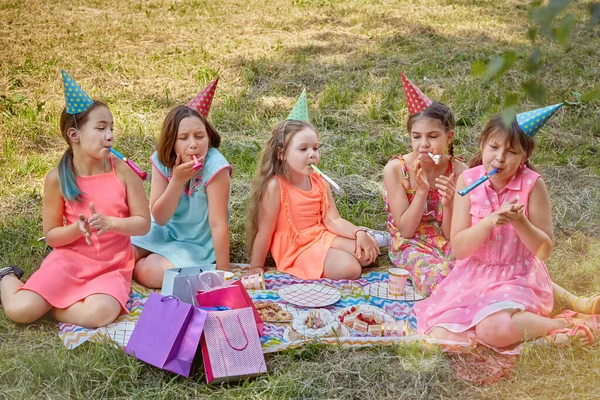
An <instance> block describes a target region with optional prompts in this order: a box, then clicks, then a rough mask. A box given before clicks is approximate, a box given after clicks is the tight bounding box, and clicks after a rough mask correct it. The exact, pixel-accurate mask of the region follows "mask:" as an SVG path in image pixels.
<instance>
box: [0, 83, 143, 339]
mask: <svg viewBox="0 0 600 400" xmlns="http://www.w3.org/2000/svg"><path fill="white" fill-rule="evenodd" d="M63 79H64V84H65V98H66V101H67V106H66V107H65V109H64V110H63V112H62V115H61V118H60V127H61V132H62V134H63V137H64V138H65V140H66V141H67V143H68V145H69V148H68V149H67V151H66V152H65V154H64V155H63V157H62V159H61V161H60V164H59V166H58V167H57V168H54V169H53V170H52V171H50V173H49V174H48V176H47V177H46V181H45V184H44V209H43V213H44V215H43V230H44V235H45V236H46V242H47V243H48V245H49V246H51V247H53V248H54V250H53V251H52V252H51V253H50V254H49V255H48V257H46V259H45V260H44V262H43V263H42V265H41V266H40V268H39V270H38V271H36V272H35V273H34V274H33V275H32V276H31V277H30V278H29V280H27V282H26V283H25V284H23V283H22V282H21V281H20V280H19V278H21V276H22V274H23V271H21V270H20V269H19V268H18V267H12V266H11V267H6V268H3V269H1V270H0V296H1V299H2V306H3V307H4V311H5V313H6V315H7V317H8V318H10V319H11V320H13V321H15V322H19V323H31V322H33V321H35V320H36V319H38V318H40V317H41V316H43V315H44V314H46V313H47V312H48V311H52V314H53V316H54V317H55V318H56V319H57V320H59V321H62V322H68V323H72V324H76V325H81V326H84V327H86V328H96V327H99V326H103V325H106V324H108V323H110V322H112V321H114V320H115V319H116V318H117V317H118V316H119V315H120V314H122V313H127V308H126V307H125V305H126V302H127V300H128V298H129V291H130V286H131V276H132V273H133V266H134V258H133V248H132V245H131V240H130V236H132V235H142V234H144V233H146V232H148V229H149V228H150V215H149V212H148V200H147V199H146V194H145V192H144V187H143V185H142V181H141V180H140V178H139V177H138V176H137V175H136V174H135V173H134V172H133V171H132V170H131V169H130V168H129V167H128V166H127V165H126V164H125V163H124V162H122V161H120V160H116V159H114V158H113V157H112V156H111V155H110V151H109V149H110V148H111V147H112V144H113V118H112V114H111V112H110V111H109V109H108V107H107V106H106V105H105V104H103V103H101V102H99V101H93V100H92V99H91V98H89V96H88V95H87V94H85V93H84V92H83V91H82V90H81V89H80V88H79V86H78V85H77V84H76V83H75V82H74V81H73V80H72V78H71V77H70V76H69V75H68V74H67V73H66V72H64V71H63Z"/></svg>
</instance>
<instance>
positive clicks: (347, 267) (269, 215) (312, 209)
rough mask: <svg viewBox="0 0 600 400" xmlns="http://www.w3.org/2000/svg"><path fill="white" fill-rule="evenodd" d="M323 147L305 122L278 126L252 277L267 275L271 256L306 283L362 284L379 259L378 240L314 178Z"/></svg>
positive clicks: (253, 228)
mask: <svg viewBox="0 0 600 400" xmlns="http://www.w3.org/2000/svg"><path fill="white" fill-rule="evenodd" d="M318 142H319V136H318V134H317V132H316V130H315V129H314V128H313V127H312V125H310V124H309V123H308V122H306V121H304V120H298V119H291V118H290V117H288V120H285V121H281V122H280V123H278V124H277V125H275V128H274V129H273V133H272V136H271V138H270V139H269V140H268V142H267V144H266V145H265V147H264V150H263V152H262V154H261V158H260V161H259V165H258V169H257V174H256V178H255V180H254V186H253V191H252V195H251V205H250V212H249V225H248V236H249V242H250V248H251V249H252V260H251V264H250V266H251V273H254V272H261V271H264V269H263V266H264V263H265V259H266V256H267V252H269V251H270V252H271V255H272V256H273V259H274V260H275V263H276V265H277V270H279V271H281V272H286V273H288V274H291V275H294V276H297V277H299V278H301V279H319V278H330V279H356V278H358V277H359V276H360V273H361V271H362V267H363V266H366V265H369V264H371V263H372V262H373V261H375V258H376V257H377V255H378V254H379V247H378V245H377V241H376V240H375V238H373V237H371V236H370V235H369V233H368V230H367V229H365V228H360V227H357V226H356V225H354V224H352V223H351V222H348V221H346V220H345V219H343V218H342V217H340V215H339V213H338V210H337V208H336V206H335V203H334V201H333V197H332V194H331V190H330V189H329V187H328V186H327V185H326V184H325V181H324V180H323V178H322V177H320V176H318V175H317V174H316V173H313V169H312V168H311V164H314V165H315V166H316V165H317V164H318V163H319V143H318Z"/></svg>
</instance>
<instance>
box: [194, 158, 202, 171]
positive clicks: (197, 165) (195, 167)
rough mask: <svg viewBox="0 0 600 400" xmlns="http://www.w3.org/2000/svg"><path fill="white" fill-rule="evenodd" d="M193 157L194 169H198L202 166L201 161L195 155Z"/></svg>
mask: <svg viewBox="0 0 600 400" xmlns="http://www.w3.org/2000/svg"><path fill="white" fill-rule="evenodd" d="M192 157H193V158H194V169H195V170H196V171H198V170H199V169H200V168H202V163H201V162H198V159H197V158H196V156H192Z"/></svg>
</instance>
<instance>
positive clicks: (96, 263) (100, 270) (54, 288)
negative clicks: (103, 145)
mask: <svg viewBox="0 0 600 400" xmlns="http://www.w3.org/2000/svg"><path fill="white" fill-rule="evenodd" d="M110 163H111V171H110V172H108V173H105V174H99V175H92V176H78V177H77V178H76V179H77V184H78V185H79V188H80V189H81V191H82V192H83V195H82V196H81V201H75V200H73V201H65V200H64V199H63V203H64V218H65V219H66V224H67V225H71V224H73V223H76V222H77V219H78V216H79V214H83V215H85V216H86V217H88V218H89V217H90V216H91V212H90V202H93V203H94V207H95V208H96V210H97V211H98V212H99V213H100V214H102V215H106V216H113V217H118V218H125V217H129V206H128V205H127V189H126V187H125V185H124V184H123V183H122V182H121V180H120V179H119V178H118V177H117V175H116V173H115V169H114V163H113V158H112V157H111V158H110ZM91 240H92V244H91V245H90V246H88V244H87V243H86V241H85V238H84V237H83V236H82V237H80V238H79V239H77V240H76V241H74V242H73V243H70V244H67V245H65V246H60V247H57V248H55V249H54V250H53V251H52V252H51V253H50V254H49V255H48V256H47V257H46V259H45V260H44V261H43V262H42V265H41V266H40V268H39V269H38V270H37V271H36V272H35V273H34V274H33V275H32V276H31V277H30V278H29V280H27V282H26V283H25V284H24V285H23V286H21V290H31V291H33V292H36V293H38V294H39V295H40V296H42V297H43V298H44V299H46V301H47V302H48V303H50V304H51V305H52V306H53V307H55V308H67V307H69V306H71V305H73V304H74V303H76V302H78V301H80V300H83V299H85V298H86V297H88V296H90V295H92V294H107V295H109V296H112V297H114V298H115V299H116V300H117V301H118V302H119V303H120V304H121V308H122V313H128V311H127V308H126V307H125V305H126V303H127V300H128V299H129V291H130V288H131V276H132V273H133V266H134V263H135V262H134V258H133V247H132V246H131V240H130V238H129V236H123V235H121V234H118V233H115V232H112V231H108V232H104V233H103V234H102V235H100V236H98V235H96V231H93V233H92V237H91Z"/></svg>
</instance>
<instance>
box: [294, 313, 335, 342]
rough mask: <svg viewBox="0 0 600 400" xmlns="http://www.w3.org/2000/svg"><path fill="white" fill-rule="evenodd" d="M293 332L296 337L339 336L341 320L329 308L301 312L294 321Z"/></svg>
mask: <svg viewBox="0 0 600 400" xmlns="http://www.w3.org/2000/svg"><path fill="white" fill-rule="evenodd" d="M291 333H292V335H293V336H295V337H296V338H315V337H339V336H341V335H342V330H341V324H340V321H339V320H338V319H337V318H335V317H334V315H333V314H332V313H331V312H329V311H327V310H309V311H303V312H299V313H298V316H297V317H295V318H294V321H293V322H292V329H291Z"/></svg>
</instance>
